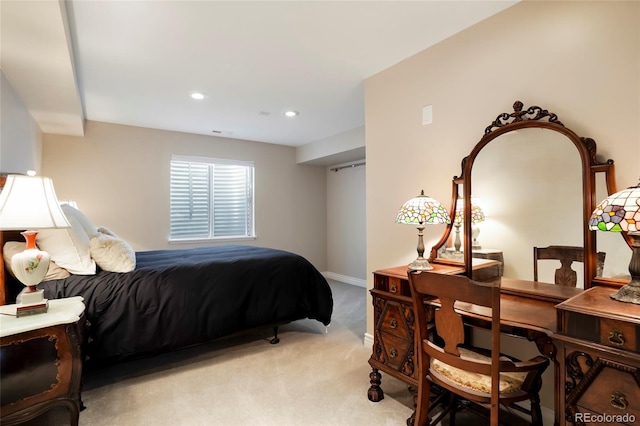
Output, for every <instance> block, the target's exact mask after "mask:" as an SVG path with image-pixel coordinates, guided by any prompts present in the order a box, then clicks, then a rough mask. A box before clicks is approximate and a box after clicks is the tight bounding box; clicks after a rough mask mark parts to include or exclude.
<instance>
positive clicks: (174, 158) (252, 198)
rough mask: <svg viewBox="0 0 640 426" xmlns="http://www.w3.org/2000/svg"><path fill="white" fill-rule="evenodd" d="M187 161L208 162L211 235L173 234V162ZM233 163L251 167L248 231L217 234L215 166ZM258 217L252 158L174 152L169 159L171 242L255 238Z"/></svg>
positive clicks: (183, 242)
mask: <svg viewBox="0 0 640 426" xmlns="http://www.w3.org/2000/svg"><path fill="white" fill-rule="evenodd" d="M174 161H176V162H178V161H179V162H187V163H199V164H206V165H207V166H208V168H209V180H208V184H207V185H208V187H207V191H208V197H209V219H208V220H209V235H208V236H206V237H205V236H202V237H173V236H172V231H171V229H172V220H171V213H172V210H173V205H172V198H171V186H172V184H173V179H172V169H173V162H174ZM216 164H217V165H233V166H242V167H248V168H249V169H250V177H249V182H248V183H247V185H246V186H245V188H246V189H247V191H248V193H249V194H248V198H247V199H248V202H247V203H248V204H249V206H248V208H247V213H248V215H249V216H250V220H249V226H247V228H248V233H247V234H246V235H234V236H227V235H225V236H217V237H216V236H215V235H214V234H213V232H214V205H215V199H214V195H213V187H214V176H213V168H214V167H215V165H216ZM255 224H256V217H255V162H254V161H250V160H232V159H226V158H216V157H204V156H193V155H178V154H172V155H171V159H170V161H169V238H168V240H169V244H186V243H200V242H207V241H210V242H221V241H244V240H255V239H256V238H257V236H256V229H255V228H256V225H255Z"/></svg>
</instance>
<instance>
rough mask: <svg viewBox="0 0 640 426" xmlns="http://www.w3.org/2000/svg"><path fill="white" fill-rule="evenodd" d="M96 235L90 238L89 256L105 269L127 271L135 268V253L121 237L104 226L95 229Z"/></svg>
mask: <svg viewBox="0 0 640 426" xmlns="http://www.w3.org/2000/svg"><path fill="white" fill-rule="evenodd" d="M97 231H98V232H97V233H98V235H97V236H95V237H93V238H91V240H90V241H89V247H90V250H91V257H92V258H93V260H95V262H96V263H97V264H98V266H99V267H101V268H102V269H103V270H105V271H109V272H129V271H133V270H134V269H135V268H136V253H135V251H133V249H132V248H131V246H130V245H129V244H127V242H126V241H124V240H123V239H122V238H120V237H118V236H117V235H116V234H114V233H113V232H112V231H111V230H109V229H108V228H105V227H99V228H98V229H97Z"/></svg>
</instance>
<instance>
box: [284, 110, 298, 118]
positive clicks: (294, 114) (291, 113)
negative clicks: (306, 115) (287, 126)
mask: <svg viewBox="0 0 640 426" xmlns="http://www.w3.org/2000/svg"><path fill="white" fill-rule="evenodd" d="M298 114H300V113H299V112H298V111H285V112H284V115H285V116H287V117H295V116H296V115H298Z"/></svg>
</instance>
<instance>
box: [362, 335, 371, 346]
mask: <svg viewBox="0 0 640 426" xmlns="http://www.w3.org/2000/svg"><path fill="white" fill-rule="evenodd" d="M363 343H364V347H365V348H369V349H373V335H372V334H369V333H364V342H363Z"/></svg>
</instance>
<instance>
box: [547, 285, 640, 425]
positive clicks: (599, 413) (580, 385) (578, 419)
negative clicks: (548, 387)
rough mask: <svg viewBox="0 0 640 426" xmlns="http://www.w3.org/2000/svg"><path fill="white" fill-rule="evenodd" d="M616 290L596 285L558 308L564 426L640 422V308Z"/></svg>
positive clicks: (560, 381)
mask: <svg viewBox="0 0 640 426" xmlns="http://www.w3.org/2000/svg"><path fill="white" fill-rule="evenodd" d="M615 291H616V290H615V289H612V288H608V287H592V288H590V289H588V290H586V291H584V292H583V293H581V294H579V295H577V296H574V297H572V298H571V299H568V300H566V301H564V302H562V303H560V304H559V305H558V306H557V307H556V310H557V315H558V333H557V335H556V336H555V337H554V339H555V340H556V346H557V350H558V352H557V360H558V362H559V364H560V372H559V373H560V374H559V380H557V383H556V392H558V394H559V395H560V401H561V406H560V407H559V409H560V411H561V412H560V416H558V417H559V418H560V419H561V420H562V421H563V422H564V423H563V424H567V425H571V424H576V425H582V424H589V423H592V424H593V423H598V424H637V423H636V422H640V305H635V304H631V303H624V302H619V301H616V300H613V299H611V297H610V295H611V294H612V293H614V292H615Z"/></svg>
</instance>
